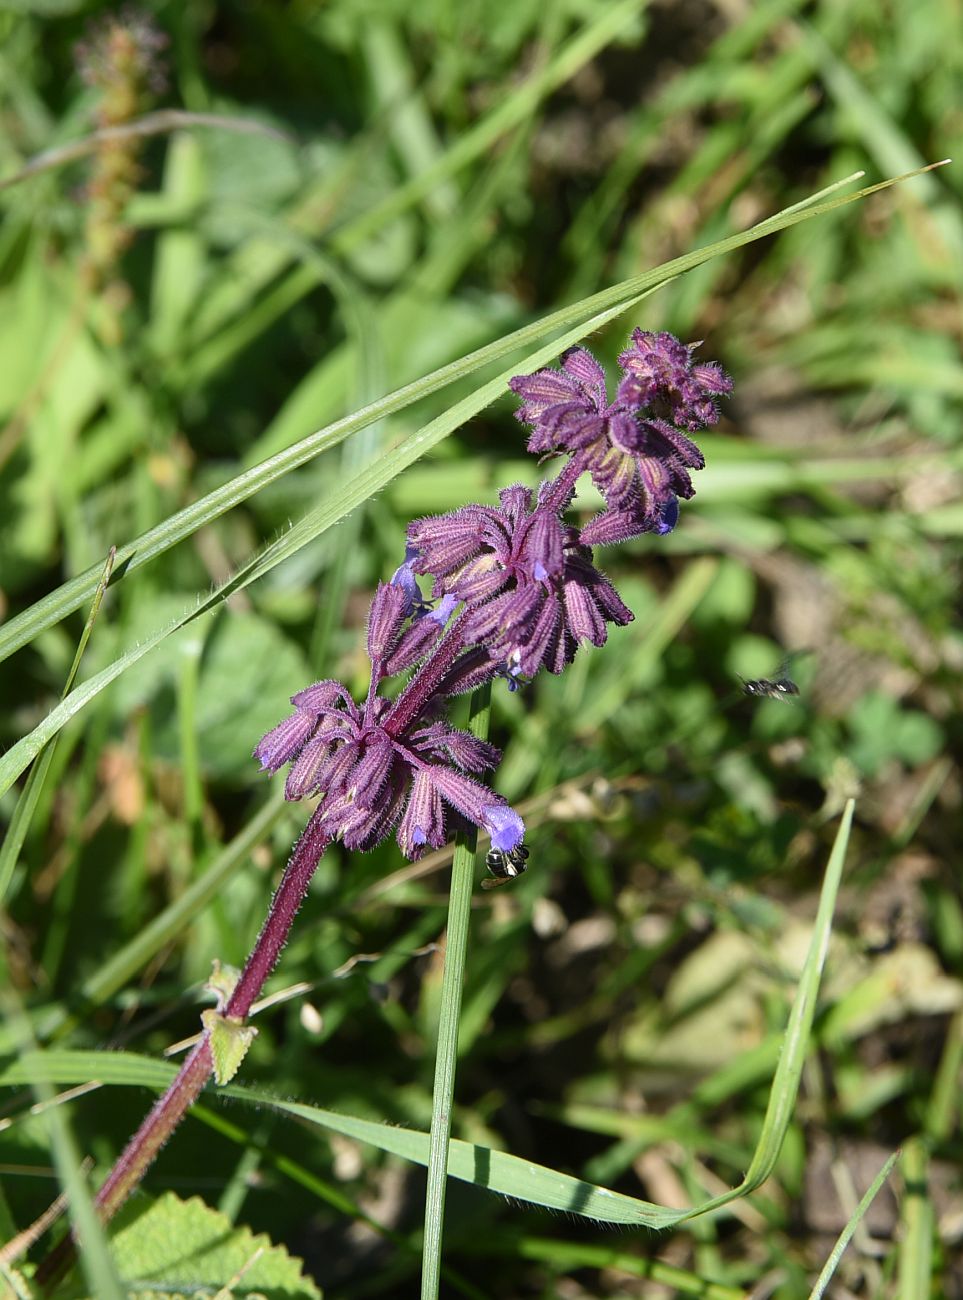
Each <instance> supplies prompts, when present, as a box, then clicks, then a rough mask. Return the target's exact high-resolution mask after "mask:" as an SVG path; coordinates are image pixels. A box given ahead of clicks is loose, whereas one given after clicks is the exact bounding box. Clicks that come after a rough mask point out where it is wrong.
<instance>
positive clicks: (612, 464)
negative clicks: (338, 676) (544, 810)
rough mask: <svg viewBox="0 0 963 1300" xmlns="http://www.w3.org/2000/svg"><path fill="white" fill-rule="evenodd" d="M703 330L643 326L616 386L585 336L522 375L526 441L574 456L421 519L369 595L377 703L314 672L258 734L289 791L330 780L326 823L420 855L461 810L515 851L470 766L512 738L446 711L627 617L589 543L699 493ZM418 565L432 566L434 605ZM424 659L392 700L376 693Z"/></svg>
mask: <svg viewBox="0 0 963 1300" xmlns="http://www.w3.org/2000/svg"><path fill="white" fill-rule="evenodd" d="M696 346H697V345H696V344H692V345H689V346H688V347H687V346H686V345H685V344H682V343H680V342H679V340H678V339H676V338H675V337H674V336H673V335H671V334H649V333H645V332H644V331H642V330H635V332H634V333H633V335H632V339H631V346H630V347H629V348H627V349H626V351H624V352H623V353H622V354H621V355H620V356H619V365H620V367H621V369H622V372H623V374H622V379H621V381H620V383H619V386H618V390H617V393H616V397H615V401H614V402H611V403H610V402H609V401H608V396H607V393H606V386H605V372H604V371H603V370H602V367H601V366H600V365H599V363H598V362H597V361H596V360H595V358H594V357H593V356H592V354H591V353H590V352H588V351H586V350H585V349H584V348H572V349H571V350H570V351H568V352H567V353H566V354H565V355H564V356H563V358H562V368H561V370H555V369H551V368H546V369H543V370H539V371H536V372H535V374H532V375H519V376H516V377H515V378H514V379H512V380H511V381H510V387H511V388H512V389H513V390H514V392H516V393H518V394H519V396H520V397H521V398H522V399H523V405H522V407H521V409H520V410H519V411H518V412H517V416H518V418H519V419H520V420H521V421H523V422H524V423H525V424H528V425H530V426H531V429H532V432H531V434H530V436H529V441H528V449H529V451H532V452H535V453H537V454H540V455H543V454H546V453H547V454H564V455H567V456H568V457H569V460H568V462H567V463H566V465H565V466H564V467H563V469H562V470H561V472H560V473H559V474H558V476H557V477H556V478H554V479H551V480H547V481H544V482H543V483H542V484H541V486H540V488H539V491H538V493H537V496H536V497H535V499H534V501H533V496H532V493H531V491H530V490H529V489H528V488H526V487H522V486H520V485H515V486H514V487H508V488H505V489H504V490H503V491H502V492H501V493H500V494H499V505H498V506H497V507H496V506H483V505H469V506H464V507H462V508H461V509H459V510H454V511H452V512H451V513H450V514H447V515H435V516H429V517H428V518H425V519H419V520H416V521H415V522H414V523H412V524H411V525H410V526H409V528H408V550H407V552H406V555H405V562H404V563H403V564H402V565H401V567H400V568H399V569H398V570H397V572H396V573H395V575H394V577H393V578H392V580H391V582H390V583H387V584H381V585H380V586H379V587H378V590H377V592H376V594H375V597H374V600H373V601H372V605H371V612H370V615H369V619H368V637H367V648H368V657H369V659H370V661H371V680H370V686H369V690H368V695H367V698H366V700H365V703H364V705H363V706H359V705H358V704H357V703H356V702H355V701H354V700H353V699H352V697H351V695H350V694H349V692H348V690H347V689H346V687H344V686H342V685H341V683H340V682H336V681H324V682H318V683H316V684H315V685H314V686H309V687H308V688H307V689H306V690H303V691H300V692H299V693H298V694H297V695H294V696H292V699H291V702H292V704H293V705H294V706H295V712H294V714H293V715H292V716H291V717H289V718H287V719H285V721H283V722H281V723H280V724H279V725H278V726H277V727H275V728H274V729H273V731H270V732H269V733H268V734H267V735H266V736H265V737H264V738H263V740H262V741H261V742H260V744H259V745H258V746H257V748H256V750H255V751H254V752H255V756H256V757H257V758H258V759H259V760H260V763H261V767H262V770H265V771H270V772H276V771H278V770H280V769H281V768H282V767H284V766H286V765H287V764H290V765H291V766H290V771H289V773H288V777H287V783H286V785H285V797H286V798H288V799H301V798H304V797H305V796H315V795H316V796H320V799H321V802H320V804H319V806H318V809H317V810H316V812H315V814H314V816H315V818H316V819H317V822H318V825H319V827H320V828H321V829H322V830H323V832H324V834H325V837H326V838H327V839H334V838H337V839H340V840H342V841H343V843H344V844H345V846H346V847H347V848H349V849H359V850H364V849H370V848H373V847H374V846H375V845H376V844H378V843H379V842H380V841H381V840H383V839H385V838H386V837H387V836H388V835H389V834H391V833H392V832H393V831H394V832H395V833H396V835H397V840H398V844H399V845H400V847H401V849H402V851H403V852H404V854H405V855H406V857H408V858H412V859H414V858H417V857H420V856H421V854H422V853H423V852H424V851H425V850H426V849H428V848H439V847H441V845H443V844H444V843H445V842H446V840H447V839H448V837H449V833H450V830H451V829H452V826H451V824H450V823H453V824H454V825H455V826H457V825H463V824H465V823H466V822H467V823H473V824H474V825H476V826H479V827H482V828H483V829H484V830H486V831H487V832H488V834H489V835H490V837H491V842H492V846H493V847H494V848H496V849H499V850H501V851H502V852H506V853H507V852H511V851H512V850H513V849H515V848H516V847H517V846H518V845H520V844H521V843H522V839H523V836H524V829H525V828H524V824H523V823H522V820H521V818H520V817H519V816H518V814H517V813H516V812H515V811H514V810H513V809H511V808H510V807H509V806H508V805H507V803H506V802H505V800H504V799H503V798H502V797H501V796H500V795H497V794H495V793H493V792H492V791H491V790H490V789H489V788H488V787H487V786H486V785H484V784H483V783H482V782H481V781H478V780H476V779H475V778H476V777H477V776H478V775H479V774H481V773H483V772H485V771H488V770H490V769H492V768H494V767H495V766H496V765H497V763H498V760H499V758H500V754H499V751H498V750H497V749H496V748H495V747H494V746H493V745H489V744H487V743H486V742H484V741H481V740H478V739H476V738H475V737H473V736H472V735H470V734H469V733H468V732H465V731H458V730H456V729H455V728H453V727H451V726H450V725H449V724H448V722H446V721H445V720H444V717H443V713H444V708H445V704H446V701H447V699H448V698H450V697H451V696H453V695H456V694H459V693H461V692H463V691H466V690H471V689H473V688H474V687H476V686H478V685H481V684H482V683H484V682H486V681H490V680H491V679H492V678H494V677H496V676H501V677H506V678H507V679H508V681H509V684H510V685H511V686H515V685H516V684H517V679H518V678H530V677H533V676H534V675H535V674H536V673H537V672H538V670H539V669H540V668H547V669H548V670H549V672H552V673H560V672H561V671H562V670H563V669H564V668H565V667H566V666H567V665H568V664H570V663H571V662H572V660H573V659H574V657H575V652H576V650H577V649H578V646H579V644H580V643H582V642H589V643H591V644H592V645H596V646H599V645H602V644H603V643H604V642H605V640H606V637H607V635H608V624H609V623H612V624H615V625H617V626H623V625H624V624H626V623H629V622H630V621H631V620H632V617H633V615H632V613H631V611H630V610H629V609H628V608H627V607H626V606H625V605H624V604H623V603H622V601H621V599H620V598H619V596H618V594H617V592H616V591H615V588H614V587H613V586H612V584H611V583H610V582H609V580H608V579H607V578H606V577H605V576H604V575H603V574H602V573H601V572H600V571H599V570H598V569H597V568H596V567H595V565H594V564H593V562H592V552H591V549H590V547H591V546H593V545H598V544H604V543H611V542H618V541H625V540H627V539H628V538H631V537H637V536H639V535H640V534H642V533H645V532H656V533H663V534H664V533H667V532H670V531H671V530H672V528H674V527H675V524H676V521H677V519H678V513H679V505H678V498H679V497H691V496H692V494H693V491H694V489H693V487H692V480H691V477H690V474H689V471H690V470H693V469H701V468H702V466H703V464H704V461H703V457H702V453H701V452H700V451H699V449H698V448H697V447H696V445H695V443H694V442H693V441H692V440H691V438H689V437H688V436H687V435H688V434H689V433H692V432H694V431H695V430H697V429H700V428H706V427H708V426H709V425H712V424H714V423H715V422H716V421H717V420H718V418H719V412H718V406H717V398H719V397H720V396H725V395H727V394H728V393H729V392H731V390H732V383H731V381H730V379H729V378H728V376H727V375H725V374H724V373H723V371H722V370H721V369H720V368H719V366H717V365H716V364H715V363H713V362H696V361H695V359H694V355H693V354H694V351H695V348H696ZM583 473H588V474H590V475H591V477H592V479H593V481H594V482H595V484H596V486H597V487H598V489H599V491H600V492H601V493H602V496H603V498H604V500H605V506H606V508H605V509H604V510H603V511H602V512H601V513H600V514H598V515H596V516H595V518H594V519H592V520H590V521H589V522H588V523H586V524H584V525H583V526H582V527H581V528H577V527H574V526H572V525H570V524H567V523H566V522H565V520H564V514H565V512H566V511H567V510H568V509H569V507H570V506H571V504H572V501H573V499H574V496H575V487H576V483H577V481H578V479H579V478H580V477H581V475H582V474H583ZM416 574H417V575H424V576H426V577H429V578H431V579H432V590H431V598H432V600H434V601H436V602H437V603H436V604H435V605H434V607H432V605H431V603H430V602H429V601H428V600H426V599H425V598H424V596H423V595H422V592H421V589H420V587H419V585H418V582H417V579H416V576H415V575H416ZM456 609H457V610H458V612H457V614H455V611H456ZM453 615H455V616H454V617H452V616H453ZM412 669H414V671H413V672H412V674H411V677H410V678H409V680H408V682H407V684H406V685H405V686H404V687H403V688H402V690H401V692H400V693H399V694H398V695H397V696H396V698H395V699H394V700H389V699H387V698H384V697H382V696H380V695H379V694H378V688H379V686H380V684H381V682H382V681H384V680H385V679H386V678H389V677H392V676H394V675H396V674H399V673H404V672H409V671H410V670H412ZM446 819H447V820H446Z"/></svg>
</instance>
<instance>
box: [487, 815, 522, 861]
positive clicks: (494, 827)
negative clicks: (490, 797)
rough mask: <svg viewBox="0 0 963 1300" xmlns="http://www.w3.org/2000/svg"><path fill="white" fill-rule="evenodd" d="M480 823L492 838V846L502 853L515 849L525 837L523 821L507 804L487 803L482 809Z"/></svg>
mask: <svg viewBox="0 0 963 1300" xmlns="http://www.w3.org/2000/svg"><path fill="white" fill-rule="evenodd" d="M482 824H483V825H484V827H485V829H486V830H487V831H488V833H489V835H490V836H491V840H492V848H493V849H499V850H500V851H501V852H502V853H510V852H511V850H512V849H517V848H518V846H519V844H521V842H522V840H523V839H524V838H525V823H524V822H523V821H522V819H521V817H519V815H518V813H517V812H516V811H515V809H514V808H509V807H508V805H507V804H489V805H488V807H487V808H485V809H483V810H482Z"/></svg>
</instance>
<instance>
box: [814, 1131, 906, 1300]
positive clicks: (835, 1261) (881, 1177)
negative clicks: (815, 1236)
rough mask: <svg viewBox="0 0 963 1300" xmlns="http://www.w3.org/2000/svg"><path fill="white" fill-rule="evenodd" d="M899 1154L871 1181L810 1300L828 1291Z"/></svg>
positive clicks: (895, 1154)
mask: <svg viewBox="0 0 963 1300" xmlns="http://www.w3.org/2000/svg"><path fill="white" fill-rule="evenodd" d="M899 1154H900V1153H899V1152H898V1151H894V1152H893V1154H892V1155H891V1156H890V1158H889V1159H888V1160H887V1161H886V1163H885V1164H884V1165H883V1167H882V1169H880V1171H879V1173H878V1174H877V1175H876V1177H875V1178H874V1179H873V1181H872V1182H871V1183H870V1185H869V1187H868V1188H867V1189H866V1194H865V1196H864V1197H863V1199H862V1200H861V1201H860V1203H859V1204H858V1205H857V1206H856V1209H855V1210H854V1211H853V1213H852V1216H851V1218H850V1220H849V1222H848V1223H847V1224H846V1226H845V1228H843V1230H842V1232H841V1233H840V1234H839V1240H838V1241H837V1242H836V1245H835V1246H834V1247H833V1249H832V1253H831V1254H830V1256H829V1258H828V1259H827V1260H826V1263H825V1265H824V1266H823V1270H822V1272H821V1273H820V1274H819V1277H818V1278H817V1279H816V1285H815V1286H814V1287H813V1289H812V1290H811V1291H810V1293H809V1300H821V1298H822V1296H823V1294H824V1293H825V1291H826V1288H827V1286H829V1283H830V1282H831V1281H832V1277H833V1274H834V1273H835V1272H836V1269H837V1267H838V1265H839V1261H840V1260H841V1259H842V1257H843V1251H844V1250H845V1249H846V1247H847V1246H848V1245H849V1243H850V1241H851V1240H852V1236H853V1233H854V1232H855V1231H856V1229H857V1227H858V1226H859V1223H860V1221H861V1219H862V1218H863V1215H864V1214H865V1213H866V1211H867V1210H868V1209H869V1207H870V1206H871V1205H872V1203H873V1201H874V1200H875V1199H876V1194H877V1193H878V1192H879V1189H880V1188H881V1187H882V1186H883V1183H885V1182H886V1179H887V1178H888V1177H889V1176H890V1173H891V1172H892V1168H893V1166H894V1165H895V1164H896V1161H897V1160H898V1159H899Z"/></svg>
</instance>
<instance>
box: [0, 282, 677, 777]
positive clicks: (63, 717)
mask: <svg viewBox="0 0 963 1300" xmlns="http://www.w3.org/2000/svg"><path fill="white" fill-rule="evenodd" d="M648 292H653V291H652V290H649V291H648ZM645 296H646V294H638V295H636V297H635V298H634V299H631V300H630V301H629V303H628V304H625V303H619V304H618V305H617V306H615V307H611V308H609V310H608V311H604V312H601V313H600V314H599V315H598V316H595V317H593V318H592V320H591V321H589V322H587V323H585V324H582V325H579V326H578V327H577V328H576V329H574V330H570V331H569V332H568V333H567V334H565V335H563V336H562V338H561V339H558V340H555V341H554V342H552V343H549V344H546V345H544V346H543V347H541V348H539V349H538V351H537V352H534V353H531V354H530V355H529V356H528V357H526V358H525V361H524V363H523V368H526V369H531V370H536V369H538V367H539V366H543V365H545V364H546V362H548V361H551V360H552V359H553V358H554V357H555V356H556V354H557V353H558V352H559V351H562V350H564V349H565V348H567V347H569V346H570V345H571V344H573V343H577V342H578V341H579V340H580V339H581V338H582V337H584V335H585V334H586V333H589V332H590V331H591V330H593V329H600V328H601V327H602V326H603V325H606V324H608V322H609V321H610V320H614V319H615V318H616V317H617V316H619V315H621V313H622V312H623V311H625V310H626V309H627V307H628V306H632V305H634V304H635V303H636V302H639V301H641V299H642V298H643V297H645ZM514 373H516V369H515V367H514V366H511V367H509V368H508V369H507V370H504V371H502V373H501V374H499V375H497V376H496V377H495V378H494V379H492V380H490V381H489V382H488V383H487V384H483V385H482V386H481V388H478V389H476V390H475V392H474V393H472V394H471V395H470V396H469V397H466V398H463V399H462V401H460V402H457V403H456V404H455V405H454V406H452V407H450V408H449V409H448V410H447V411H445V412H443V413H442V414H441V415H440V416H438V417H437V418H436V419H434V420H432V421H430V423H428V424H426V425H425V427H424V428H423V429H420V430H419V431H418V432H417V433H414V434H412V435H411V436H410V437H409V438H407V439H405V441H404V442H403V443H401V444H399V445H398V446H397V447H395V448H394V449H393V450H392V452H391V453H390V454H389V455H384V456H379V457H378V458H377V459H376V460H374V461H372V462H371V464H370V465H368V466H367V467H366V468H365V469H363V470H362V471H361V473H359V474H357V475H356V476H355V477H354V478H353V479H352V480H351V481H350V482H348V483H346V484H344V485H343V486H341V487H339V489H338V491H337V492H336V493H335V494H333V496H332V497H329V498H327V499H326V500H325V501H322V502H321V504H320V505H319V506H317V507H315V509H314V510H310V511H308V513H307V514H305V515H303V516H302V517H301V519H299V520H298V522H297V523H296V524H294V526H293V527H292V528H290V529H289V530H288V532H286V533H285V534H284V535H283V536H282V537H280V538H279V539H278V540H277V541H276V542H273V543H272V544H271V545H270V546H268V547H267V548H266V549H265V550H263V551H261V552H260V553H259V554H258V555H256V556H255V557H254V558H253V559H252V560H250V561H249V562H248V563H247V564H246V565H244V566H243V568H241V569H239V570H238V571H237V573H235V574H233V575H232V576H231V577H230V578H228V579H227V581H226V582H223V583H221V584H220V585H219V586H217V587H215V588H214V590H213V591H212V592H211V593H210V594H209V595H208V596H206V597H205V598H204V599H202V600H200V601H199V602H198V603H197V604H196V605H195V606H194V607H193V608H192V609H189V610H186V611H185V612H184V613H183V614H182V615H180V616H179V617H178V618H176V619H175V620H174V621H173V622H172V623H169V624H167V625H165V626H164V627H162V628H159V629H157V631H155V632H153V633H152V634H151V635H150V636H148V637H146V638H144V639H143V640H142V641H140V642H139V643H138V644H137V645H136V646H133V647H132V648H131V649H130V650H128V651H127V652H126V653H125V654H123V655H121V656H120V657H119V658H118V659H115V660H114V662H113V663H111V664H108V666H107V667H106V668H104V669H102V670H101V671H100V672H99V673H96V674H95V675H94V676H93V677H91V678H90V679H89V680H88V681H86V682H84V683H83V684H82V685H81V686H79V687H77V689H76V690H74V691H73V692H71V694H70V695H69V696H68V697H67V698H66V699H65V700H64V701H63V702H62V703H61V704H59V705H58V706H57V707H56V708H55V709H53V710H51V712H50V713H48V714H47V716H46V718H44V720H43V721H42V722H41V723H39V724H38V725H37V726H36V727H35V728H34V729H33V731H31V732H30V733H29V734H28V735H26V736H24V737H22V739H20V740H18V741H17V743H16V744H15V745H13V746H11V748H10V749H9V750H8V751H7V752H6V754H4V755H3V757H2V758H0V794H2V793H4V792H5V791H6V790H8V789H9V788H10V786H11V785H12V784H13V782H14V781H15V780H16V779H17V777H18V776H19V775H20V773H21V772H23V771H24V770H25V769H26V767H27V766H28V764H29V763H30V762H31V761H32V760H33V759H34V758H35V757H36V755H37V754H38V753H39V752H40V750H41V749H42V748H43V746H44V745H45V744H47V743H48V741H49V740H50V739H51V737H52V736H55V735H56V734H57V732H58V731H60V730H61V728H62V727H64V726H65V725H66V724H67V723H68V722H69V721H70V720H71V718H73V717H76V715H77V714H78V713H80V712H81V710H82V709H84V708H85V707H86V706H87V705H88V704H89V703H90V701H91V700H93V699H95V698H96V697H97V696H98V695H99V694H100V693H101V691H103V690H105V689H106V687H108V686H109V685H110V683H111V682H113V681H115V680H116V679H117V678H118V677H119V676H120V675H121V673H123V672H124V671H125V670H126V669H127V668H129V667H130V666H131V665H132V664H135V663H137V662H138V661H139V660H141V659H143V658H144V657H145V655H148V654H149V653H150V652H151V651H152V650H155V649H156V648H157V646H159V645H161V644H162V643H163V642H164V641H166V640H167V638H168V637H169V636H171V635H173V633H175V632H178V631H180V629H181V628H182V627H186V626H187V625H188V623H192V622H194V620H195V619H198V618H200V617H202V616H203V615H204V614H209V613H211V612H212V611H213V610H215V609H217V608H218V607H219V606H220V605H222V604H223V603H224V601H225V600H227V598H228V597H229V596H231V595H233V594H234V593H235V592H237V591H242V590H243V589H244V588H245V587H247V586H249V585H250V584H251V583H252V582H255V581H257V579H258V578H261V577H263V576H264V575H265V574H266V573H269V572H270V571H271V570H272V569H273V568H275V567H276V566H277V565H279V564H281V563H282V561H284V560H286V559H288V558H289V557H290V556H292V555H294V554H295V553H296V552H297V551H299V550H300V549H301V548H302V547H303V546H306V545H307V544H308V543H309V542H311V541H313V540H314V539H315V538H316V537H318V536H319V535H320V534H321V533H323V532H325V531H326V530H327V529H328V528H330V527H331V526H332V524H335V523H337V522H338V520H340V519H343V518H344V517H345V515H348V514H350V512H351V511H352V510H354V509H355V507H356V506H359V505H361V503H362V502H364V501H367V500H368V498H369V497H371V496H373V495H374V494H375V493H376V492H378V491H379V490H380V489H381V488H383V487H384V486H385V484H386V483H389V482H390V481H391V480H392V479H393V478H395V477H396V475H398V474H400V473H401V471H402V470H403V469H405V468H406V467H407V466H408V465H410V464H412V463H413V462H414V461H416V460H417V459H418V458H419V456H422V455H423V454H424V453H425V452H426V451H427V450H428V449H429V448H430V447H433V446H435V444H436V443H439V442H441V441H442V439H443V438H447V436H448V435H449V434H450V433H451V432H452V430H454V429H457V428H459V427H460V426H461V425H462V424H464V423H465V422H466V421H467V420H470V419H471V418H472V417H473V416H475V415H477V414H478V412H479V411H482V410H484V408H485V407H486V406H488V405H489V404H490V403H491V402H493V401H494V400H495V399H496V398H497V397H500V396H501V395H502V393H503V392H504V391H505V386H506V384H507V383H508V380H509V379H510V378H511V377H512V375H513V374H514Z"/></svg>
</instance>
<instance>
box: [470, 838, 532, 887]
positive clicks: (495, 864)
mask: <svg viewBox="0 0 963 1300" xmlns="http://www.w3.org/2000/svg"><path fill="white" fill-rule="evenodd" d="M485 866H486V867H487V868H488V870H489V871H490V872H491V873H492V874H491V879H488V880H483V881H482V882H481V885H482V889H497V888H498V887H499V885H507V884H508V882H509V881H510V880H515V879H516V878H517V877H518V876H520V875H521V874H522V872H523V871H527V870H528V849H527V848H526V847H525V845H524V844H519V845H518V846H517V848H514V849H509V850H508V851H507V852H504V851H503V850H502V849H489V850H488V853H487V854H486V855H485Z"/></svg>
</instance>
